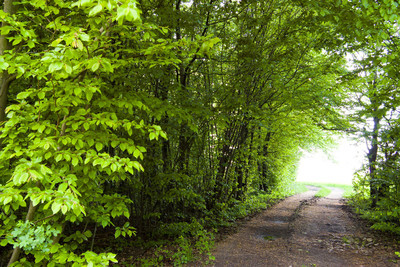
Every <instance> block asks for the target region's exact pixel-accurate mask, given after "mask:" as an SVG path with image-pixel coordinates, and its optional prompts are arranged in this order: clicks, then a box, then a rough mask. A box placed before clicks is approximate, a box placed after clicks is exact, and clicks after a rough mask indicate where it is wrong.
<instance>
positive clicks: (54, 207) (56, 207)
mask: <svg viewBox="0 0 400 267" xmlns="http://www.w3.org/2000/svg"><path fill="white" fill-rule="evenodd" d="M60 209H61V203H58V202H54V203H53V204H52V205H51V210H52V211H53V214H56V213H57V212H59V211H60Z"/></svg>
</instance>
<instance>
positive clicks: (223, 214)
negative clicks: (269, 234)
mask: <svg viewBox="0 0 400 267" xmlns="http://www.w3.org/2000/svg"><path fill="white" fill-rule="evenodd" d="M307 190H308V189H307V188H306V186H305V185H303V184H298V183H293V184H290V185H287V186H281V187H277V188H275V189H274V190H272V192H271V193H265V192H263V191H257V190H254V191H252V192H249V194H248V197H247V198H246V199H245V200H244V201H243V200H242V201H239V200H234V201H232V202H231V203H229V205H226V204H224V205H226V206H224V207H217V208H218V210H219V211H218V212H215V213H213V212H209V214H208V216H205V218H203V219H201V220H192V221H191V222H180V223H170V224H164V225H163V226H162V227H161V228H160V230H159V233H158V234H159V236H161V235H162V233H164V236H166V237H168V238H167V239H164V240H159V241H157V242H154V241H151V242H148V243H147V244H143V243H141V244H140V246H147V247H150V249H149V250H148V253H146V254H145V256H143V257H141V258H139V259H136V260H135V261H134V262H131V263H127V262H125V263H123V264H124V265H125V266H129V264H132V266H137V265H140V266H161V265H173V266H182V265H184V264H187V263H189V262H194V261H197V260H201V261H203V264H211V263H212V261H213V260H214V257H213V256H212V254H211V249H212V248H213V246H214V241H215V234H216V233H218V231H220V230H221V229H222V228H225V227H230V226H233V225H234V224H235V223H236V221H237V220H239V219H242V218H245V217H247V216H251V215H254V214H255V213H257V212H260V211H261V210H263V209H266V208H268V207H270V206H272V205H273V204H274V203H276V202H277V201H279V200H281V199H283V198H285V197H288V196H291V195H294V194H298V193H302V192H305V191H307ZM178 233H179V234H178ZM150 243H152V244H150Z"/></svg>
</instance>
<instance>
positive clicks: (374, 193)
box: [368, 117, 380, 208]
mask: <svg viewBox="0 0 400 267" xmlns="http://www.w3.org/2000/svg"><path fill="white" fill-rule="evenodd" d="M379 121H380V119H379V118H378V117H374V129H373V132H372V140H371V148H370V149H369V151H368V163H369V175H370V180H369V184H370V197H371V200H372V203H371V207H372V208H376V204H377V202H378V200H379V199H378V198H379V189H378V182H377V180H376V159H377V156H378V130H379Z"/></svg>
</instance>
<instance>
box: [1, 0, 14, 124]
mask: <svg viewBox="0 0 400 267" xmlns="http://www.w3.org/2000/svg"><path fill="white" fill-rule="evenodd" d="M3 11H4V13H9V14H13V13H14V6H13V1H12V0H4V2H3ZM4 26H6V23H5V22H3V23H2V27H4ZM6 37H7V36H6V35H0V55H4V52H5V51H6V50H9V49H11V46H10V43H9V42H8V41H7V38H6ZM12 80H13V77H10V75H9V74H8V72H7V71H5V70H4V71H2V72H1V73H0V123H1V122H3V121H5V119H6V114H5V110H6V107H7V94H8V87H9V85H10V82H11V81H12Z"/></svg>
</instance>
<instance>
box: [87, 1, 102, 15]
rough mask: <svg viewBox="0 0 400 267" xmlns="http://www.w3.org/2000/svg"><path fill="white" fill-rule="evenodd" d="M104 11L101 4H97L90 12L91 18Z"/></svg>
mask: <svg viewBox="0 0 400 267" xmlns="http://www.w3.org/2000/svg"><path fill="white" fill-rule="evenodd" d="M102 9H103V6H102V5H101V4H97V5H96V6H95V7H94V8H92V9H91V10H90V12H89V17H93V16H96V15H97V14H98V13H99V12H100V11H101V10H102Z"/></svg>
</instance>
